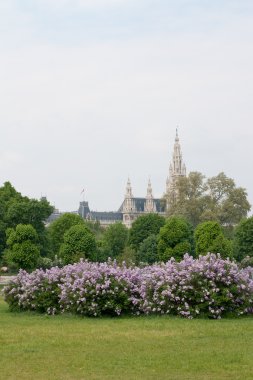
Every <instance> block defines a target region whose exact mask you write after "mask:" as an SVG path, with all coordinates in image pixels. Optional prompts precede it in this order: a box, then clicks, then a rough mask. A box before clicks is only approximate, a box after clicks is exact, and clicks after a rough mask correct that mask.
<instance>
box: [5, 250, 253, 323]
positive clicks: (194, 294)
mask: <svg viewBox="0 0 253 380" xmlns="http://www.w3.org/2000/svg"><path fill="white" fill-rule="evenodd" d="M4 295H5V300H6V301H7V302H8V304H9V306H10V308H11V309H12V310H13V309H14V310H36V311H39V312H46V313H48V314H55V313H60V312H61V313H64V312H70V313H76V314H81V315H88V316H101V315H104V314H107V315H108V314H111V315H121V314H123V313H131V314H136V315H139V314H174V315H180V316H183V317H187V318H193V317H197V316H207V317H210V318H221V317H222V316H225V315H227V314H229V315H242V314H247V313H252V312H253V268H250V267H249V268H244V269H240V268H239V267H238V266H237V264H236V263H235V262H233V261H230V260H229V259H227V260H223V259H221V258H220V256H219V255H214V254H208V255H206V256H200V257H199V258H198V259H194V258H192V257H191V256H189V255H187V254H186V255H185V256H184V259H183V260H182V261H181V262H180V263H178V262H176V261H175V260H174V259H171V260H170V261H168V262H167V263H166V264H155V265H151V266H146V267H144V268H139V267H135V266H134V267H131V268H128V267H126V266H124V265H123V266H119V265H118V264H117V263H116V261H113V262H112V261H108V262H107V263H92V262H88V261H82V260H81V261H80V262H79V263H76V264H73V265H67V266H65V267H63V268H58V267H54V268H51V269H48V270H45V271H44V270H42V269H38V270H36V271H34V272H32V273H31V274H29V273H27V272H25V271H22V270H21V271H20V272H19V274H18V275H17V277H16V278H15V279H14V280H13V281H12V282H11V283H10V284H9V285H7V286H6V287H5V288H4Z"/></svg>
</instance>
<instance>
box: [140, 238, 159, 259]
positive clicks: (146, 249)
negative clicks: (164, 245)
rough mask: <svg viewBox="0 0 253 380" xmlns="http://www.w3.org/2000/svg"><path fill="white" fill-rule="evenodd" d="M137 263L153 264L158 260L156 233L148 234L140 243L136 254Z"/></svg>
mask: <svg viewBox="0 0 253 380" xmlns="http://www.w3.org/2000/svg"><path fill="white" fill-rule="evenodd" d="M136 259H137V261H138V262H139V263H141V262H142V263H147V264H153V263H155V262H156V261H158V260H159V259H158V248H157V235H150V236H148V237H147V238H146V239H145V240H144V241H143V242H142V243H141V245H140V248H139V250H138V252H137V254H136Z"/></svg>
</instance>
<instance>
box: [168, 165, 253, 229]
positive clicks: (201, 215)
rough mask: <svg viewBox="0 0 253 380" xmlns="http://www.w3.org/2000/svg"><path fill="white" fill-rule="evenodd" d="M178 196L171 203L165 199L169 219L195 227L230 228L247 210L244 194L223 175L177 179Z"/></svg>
mask: <svg viewBox="0 0 253 380" xmlns="http://www.w3.org/2000/svg"><path fill="white" fill-rule="evenodd" d="M177 192H178V196H177V197H176V198H174V199H170V198H169V195H168V203H169V215H181V216H184V217H185V218H187V220H188V221H189V222H190V223H191V224H193V225H194V226H197V225H198V224H199V223H201V222H204V221H209V220H216V221H218V222H219V223H221V225H223V226H226V227H228V226H233V225H235V224H237V223H238V222H239V221H240V220H241V219H242V218H243V217H246V215H247V213H248V211H249V210H250V204H249V202H248V200H247V193H246V190H245V189H243V188H241V187H238V188H237V187H236V185H235V182H234V180H233V179H231V178H228V177H226V175H225V174H224V173H219V174H218V175H217V176H216V177H212V178H209V179H206V178H205V176H204V175H203V174H201V173H199V172H191V173H190V174H189V175H188V177H182V178H179V179H178V181H177Z"/></svg>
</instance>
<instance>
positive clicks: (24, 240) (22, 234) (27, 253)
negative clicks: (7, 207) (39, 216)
mask: <svg viewBox="0 0 253 380" xmlns="http://www.w3.org/2000/svg"><path fill="white" fill-rule="evenodd" d="M6 235H7V249H6V250H5V253H4V260H5V261H6V262H7V264H8V265H11V264H13V263H14V264H16V265H17V267H18V268H22V269H27V270H30V269H34V268H35V267H36V264H37V262H38V259H39V256H40V250H39V246H38V234H37V232H36V230H35V228H34V227H33V226H32V225H30V224H18V225H17V226H16V228H9V229H8V230H7V231H6Z"/></svg>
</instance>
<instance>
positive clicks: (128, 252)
mask: <svg viewBox="0 0 253 380" xmlns="http://www.w3.org/2000/svg"><path fill="white" fill-rule="evenodd" d="M117 263H119V264H122V263H124V264H125V265H126V266H130V267H131V266H132V265H134V264H135V263H136V254H135V250H134V249H133V248H131V247H125V248H124V251H123V252H122V253H121V254H120V255H119V256H118V257H117Z"/></svg>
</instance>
